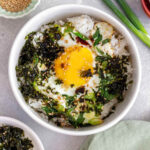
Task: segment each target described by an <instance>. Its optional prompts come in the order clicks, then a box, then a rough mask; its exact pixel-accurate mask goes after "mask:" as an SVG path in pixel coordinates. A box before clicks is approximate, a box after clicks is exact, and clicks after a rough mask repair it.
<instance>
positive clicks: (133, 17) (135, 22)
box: [116, 0, 147, 34]
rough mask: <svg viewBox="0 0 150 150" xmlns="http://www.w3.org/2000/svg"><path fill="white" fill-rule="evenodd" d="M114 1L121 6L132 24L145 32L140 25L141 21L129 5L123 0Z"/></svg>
mask: <svg viewBox="0 0 150 150" xmlns="http://www.w3.org/2000/svg"><path fill="white" fill-rule="evenodd" d="M116 2H117V3H118V4H119V6H120V7H121V8H122V10H123V11H124V13H125V14H126V16H127V17H128V19H129V20H130V21H131V22H132V24H133V25H134V26H135V27H136V28H137V29H139V30H140V31H142V32H144V33H146V34H147V31H146V29H145V28H144V26H143V25H142V23H141V21H140V20H139V19H138V17H137V16H136V15H135V13H134V12H133V11H132V9H131V8H130V6H129V5H128V4H127V2H126V1H125V0H116Z"/></svg>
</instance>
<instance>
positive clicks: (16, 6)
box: [0, 0, 31, 12]
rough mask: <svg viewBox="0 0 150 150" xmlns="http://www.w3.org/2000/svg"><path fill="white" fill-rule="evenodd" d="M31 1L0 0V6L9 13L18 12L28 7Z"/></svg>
mask: <svg viewBox="0 0 150 150" xmlns="http://www.w3.org/2000/svg"><path fill="white" fill-rule="evenodd" d="M30 3H31V0H0V6H1V7H2V8H3V9H5V10H7V11H10V12H19V11H22V10H24V9H25V8H27V7H28V6H29V4H30Z"/></svg>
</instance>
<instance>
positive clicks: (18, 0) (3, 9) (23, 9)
mask: <svg viewBox="0 0 150 150" xmlns="http://www.w3.org/2000/svg"><path fill="white" fill-rule="evenodd" d="M39 3H40V0H7V1H6V0H0V17H4V18H10V19H17V18H21V17H24V16H26V15H28V14H29V13H30V12H32V11H33V10H35V8H36V7H37V6H38V5H39Z"/></svg>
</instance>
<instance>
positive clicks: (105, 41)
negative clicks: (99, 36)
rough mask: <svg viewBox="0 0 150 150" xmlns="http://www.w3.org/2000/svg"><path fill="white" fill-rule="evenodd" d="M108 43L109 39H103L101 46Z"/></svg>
mask: <svg viewBox="0 0 150 150" xmlns="http://www.w3.org/2000/svg"><path fill="white" fill-rule="evenodd" d="M108 42H110V39H105V40H103V41H102V46H103V45H105V44H107V43H108Z"/></svg>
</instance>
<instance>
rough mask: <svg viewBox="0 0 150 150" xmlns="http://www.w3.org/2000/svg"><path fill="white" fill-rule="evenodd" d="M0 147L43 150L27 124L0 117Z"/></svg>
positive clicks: (19, 149) (16, 149) (18, 149)
mask: <svg viewBox="0 0 150 150" xmlns="http://www.w3.org/2000/svg"><path fill="white" fill-rule="evenodd" d="M0 149H2V150H4V149H7V150H8V149H11V150H12V149H14V150H44V147H43V145H42V143H41V141H40V139H39V138H38V136H37V135H36V134H35V133H34V131H33V130H32V129H31V128H29V127H28V126H27V125H25V124H24V123H22V122H20V121H18V120H16V119H13V118H9V117H0Z"/></svg>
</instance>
